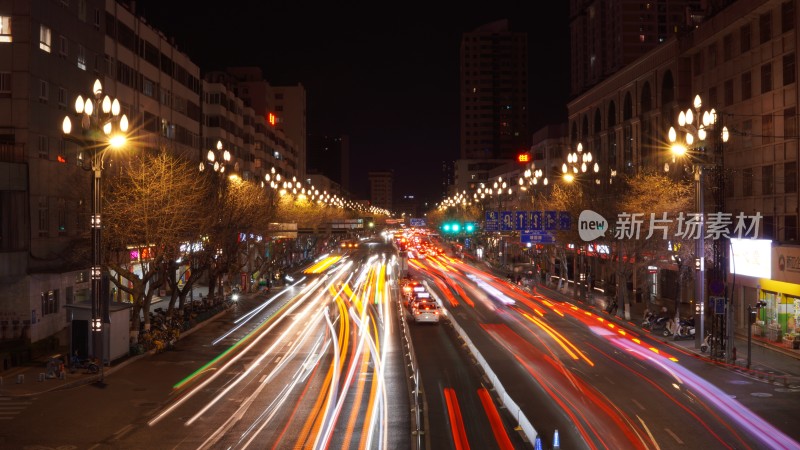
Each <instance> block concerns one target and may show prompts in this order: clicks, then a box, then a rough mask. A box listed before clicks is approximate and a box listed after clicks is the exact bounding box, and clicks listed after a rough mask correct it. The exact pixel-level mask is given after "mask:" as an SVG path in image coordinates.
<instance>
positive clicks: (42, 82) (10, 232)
mask: <svg viewBox="0 0 800 450" xmlns="http://www.w3.org/2000/svg"><path fill="white" fill-rule="evenodd" d="M96 79H99V80H100V81H101V83H102V85H103V89H104V92H106V93H108V94H109V95H111V96H112V97H115V98H117V99H118V100H119V101H120V103H121V107H122V112H123V113H125V114H126V115H127V116H128V117H129V118H130V120H131V130H132V131H131V132H130V133H129V138H130V140H132V141H133V142H135V147H134V148H133V151H145V150H147V149H167V150H169V151H171V152H173V153H175V154H177V155H181V156H183V157H186V158H188V159H190V160H193V161H202V160H204V159H205V157H206V154H207V152H208V150H209V149H213V148H216V143H217V141H222V142H223V145H224V147H225V148H226V149H229V150H231V151H232V153H234V155H235V158H234V159H235V160H234V163H238V164H239V166H240V168H241V171H242V176H243V177H247V178H252V179H258V178H259V177H263V176H264V175H265V174H266V173H267V172H268V171H270V170H271V169H272V168H273V167H274V168H276V171H277V172H279V173H281V174H282V175H283V176H285V177H286V178H290V177H293V176H298V175H300V174H301V173H303V171H304V168H303V169H301V168H300V165H301V164H302V161H304V156H303V155H302V152H303V151H304V149H302V150H301V149H299V148H298V147H297V145H296V144H295V143H294V142H293V141H292V140H291V139H290V138H287V136H286V134H285V133H284V132H283V131H282V130H280V129H278V128H276V127H275V125H274V123H270V122H269V115H268V114H266V112H267V110H266V109H264V110H259V109H256V108H254V107H253V106H252V105H250V104H248V103H247V101H248V98H250V97H248V96H245V95H242V94H241V90H239V91H238V92H237V89H239V88H240V85H238V84H237V83H235V82H233V81H235V80H233V81H230V80H228V79H222V78H220V79H215V78H214V77H213V75H212V76H210V77H209V79H207V80H204V79H203V78H202V77H201V72H200V68H199V67H198V66H197V65H196V64H195V63H193V62H192V60H191V56H190V55H186V54H185V53H183V52H181V51H180V49H179V48H177V47H176V46H175V45H174V43H173V41H172V40H171V39H169V38H168V37H167V36H165V35H164V33H163V32H162V31H160V30H157V29H154V28H153V27H151V26H150V25H148V24H147V23H146V21H144V20H142V19H141V18H140V17H138V16H137V15H136V13H135V11H132V10H131V9H129V7H128V6H126V5H124V4H123V3H119V2H117V1H115V0H76V1H69V2H66V1H60V0H31V1H25V2H14V1H3V2H0V341H9V340H18V339H20V338H22V339H23V340H25V341H27V342H36V341H40V340H42V339H44V338H47V337H50V336H58V337H59V339H69V336H65V334H66V332H67V331H68V330H69V325H70V323H71V317H70V313H69V311H71V310H73V309H74V308H71V307H70V308H67V306H70V305H72V306H74V307H77V306H79V305H80V304H87V303H88V302H89V299H90V279H89V272H90V269H89V266H90V261H89V260H90V257H89V250H90V247H89V237H90V229H89V223H90V214H91V206H90V205H91V196H90V192H91V189H90V186H91V176H90V172H87V170H86V169H87V168H88V167H87V166H86V165H85V164H84V161H85V160H86V157H87V155H84V154H83V150H82V149H81V148H80V147H79V146H78V145H76V144H75V143H73V142H71V141H70V140H68V139H66V138H65V137H64V136H63V134H62V130H61V123H62V121H63V118H64V116H65V115H67V114H71V113H72V111H73V105H74V102H75V99H76V97H77V96H78V95H82V96H83V97H84V98H86V97H87V96H90V95H91V90H92V86H93V83H94V81H95V80H96ZM257 83H261V84H265V83H266V82H264V81H263V80H262V79H260V78H259V80H256V81H254V84H257ZM266 84H267V85H268V83H266ZM247 87H248V86H245V87H244V88H245V89H246V88H247ZM274 96H275V93H274V92H266V91H265V92H264V98H267V97H269V98H271V99H274ZM301 98H302V99H304V98H305V97H304V94H302V95H301ZM292 107H295V106H292ZM296 108H297V109H298V110H302V111H304V110H305V106H304V105H300V106H296ZM303 126H304V125H303ZM298 133H302V132H300V131H298ZM113 158H114V156H113V155H109V156H107V157H106V159H105V162H106V165H105V167H106V169H105V170H104V177H105V176H108V175H113V170H114V167H115V166H114V164H113ZM105 173H108V175H106V174H105ZM262 179H263V178H262ZM133 263H135V261H132V264H133ZM104 295H107V293H106V294H104ZM124 333H125V334H127V330H124ZM62 342H63V341H62ZM0 356H2V355H0ZM112 356H113V355H112Z"/></svg>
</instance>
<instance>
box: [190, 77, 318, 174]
mask: <svg viewBox="0 0 800 450" xmlns="http://www.w3.org/2000/svg"><path fill="white" fill-rule="evenodd" d="M204 78H205V79H206V80H210V81H216V82H224V83H225V84H226V85H227V87H228V89H230V90H231V91H232V92H233V93H234V94H235V95H236V97H238V98H241V99H242V100H243V102H244V106H245V107H249V108H252V109H253V110H254V111H255V114H256V115H257V116H261V117H262V118H263V119H264V120H265V121H266V123H267V125H268V127H267V128H266V130H264V132H265V133H266V134H267V137H268V138H269V140H270V141H272V143H273V144H274V145H270V144H268V145H267V151H268V152H269V151H271V153H272V155H273V156H274V157H275V158H277V159H280V160H282V161H283V162H284V163H285V165H286V166H287V172H288V173H290V174H291V175H293V176H294V175H296V176H298V177H299V178H300V179H303V178H304V177H305V170H306V93H305V88H304V87H303V85H301V84H297V85H295V86H273V85H271V84H270V83H269V82H268V81H267V80H266V79H264V75H263V72H262V70H261V69H260V68H258V67H229V68H227V69H225V71H224V72H218V73H212V74H206V76H205V77H204ZM277 147H283V148H285V150H286V151H281V149H278V148H277Z"/></svg>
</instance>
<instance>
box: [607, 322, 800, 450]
mask: <svg viewBox="0 0 800 450" xmlns="http://www.w3.org/2000/svg"><path fill="white" fill-rule="evenodd" d="M593 331H597V332H598V334H601V333H600V332H599V330H593ZM601 335H605V336H606V338H607V339H608V340H609V341H610V342H611V343H613V344H614V345H616V346H617V347H619V348H622V349H624V350H627V351H629V352H633V353H636V354H638V355H639V356H640V357H642V358H645V359H647V360H650V361H652V362H653V363H654V364H655V365H656V366H657V367H659V368H661V369H662V370H663V371H664V372H665V373H668V374H670V375H671V376H672V377H673V378H675V379H676V380H678V382H679V383H680V384H681V385H685V386H687V387H688V388H689V390H690V391H691V392H693V393H694V394H695V395H697V396H698V397H701V398H703V399H704V400H705V401H707V402H710V403H713V404H715V405H717V406H718V409H719V410H721V411H722V413H723V414H725V415H726V416H727V417H728V418H729V419H731V420H732V421H733V422H735V424H736V426H732V425H729V424H728V421H727V420H723V419H722V418H721V417H718V416H717V414H716V413H715V412H714V411H712V410H711V409H710V408H709V407H707V406H705V404H703V407H704V408H705V409H706V410H707V411H708V412H709V413H710V414H712V415H714V416H715V417H716V418H717V420H718V421H719V423H721V424H723V425H725V426H726V428H727V429H728V430H729V431H730V432H731V433H733V434H734V436H736V437H737V438H738V439H739V440H740V442H741V443H742V444H743V445H745V446H746V444H745V443H744V442H743V441H742V438H741V437H740V436H739V432H740V431H741V430H742V429H743V430H746V431H747V433H748V435H750V436H752V437H753V438H755V439H756V440H758V441H759V442H761V443H762V444H764V445H765V446H766V448H770V449H786V450H789V449H798V448H800V443H798V442H797V441H795V440H794V439H792V438H791V437H789V436H787V435H786V434H784V433H783V432H782V431H780V430H779V429H777V428H776V427H775V426H773V425H772V424H770V423H769V422H767V421H765V420H764V419H762V418H761V417H759V416H758V415H757V414H755V413H754V412H753V411H751V410H750V409H748V408H747V407H745V406H744V405H742V404H741V403H739V402H738V401H737V400H736V399H734V398H731V396H730V395H728V394H726V393H725V392H723V391H722V390H721V389H720V388H718V387H717V386H715V385H714V384H712V383H710V382H708V381H707V380H705V379H703V378H702V377H700V376H698V375H697V374H695V373H694V372H692V371H691V370H688V369H686V368H684V367H683V366H681V365H680V364H677V363H675V362H674V361H671V360H669V359H666V358H656V357H655V356H654V355H653V354H652V353H647V352H645V351H644V350H643V349H642V348H641V347H639V346H632V345H630V344H628V341H627V340H625V339H620V338H617V337H612V335H607V334H604V333H603V334H601ZM688 412H689V413H690V414H692V415H693V416H695V417H696V418H697V419H698V420H700V419H699V417H697V416H696V415H695V414H694V413H693V412H691V411H688ZM701 423H702V422H701ZM715 436H716V435H715ZM717 439H718V440H720V442H721V443H725V441H724V440H722V439H721V438H720V437H717Z"/></svg>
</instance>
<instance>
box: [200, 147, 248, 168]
mask: <svg viewBox="0 0 800 450" xmlns="http://www.w3.org/2000/svg"><path fill="white" fill-rule="evenodd" d="M217 153H219V156H217ZM230 163H231V152H230V151H228V149H223V148H222V141H217V150H216V151H214V150H213V149H212V150H209V151H208V154H206V161H204V162H201V163H200V167H199V169H200V172H204V171H205V170H206V164H208V165H209V166H211V168H213V169H214V172H217V173H219V174H220V175H223V174H224V173H225V168H226V167H227V166H228V165H230ZM238 165H239V163H236V166H237V167H235V168H234V170H236V169H237V168H238Z"/></svg>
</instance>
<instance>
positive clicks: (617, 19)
mask: <svg viewBox="0 0 800 450" xmlns="http://www.w3.org/2000/svg"><path fill="white" fill-rule="evenodd" d="M701 3H708V2H703V1H701V0H661V1H653V2H642V1H640V0H571V1H570V24H569V29H570V41H571V49H572V57H571V58H570V59H571V67H572V94H573V95H578V94H580V93H581V92H584V91H585V90H586V89H588V88H590V87H591V86H593V85H595V84H597V83H598V82H600V81H602V80H604V79H606V78H608V77H609V76H610V75H612V74H613V73H615V72H617V71H618V70H620V69H621V68H623V67H625V66H626V65H628V64H630V63H632V62H633V61H635V60H636V59H638V58H639V57H640V56H642V55H644V54H645V53H647V52H648V51H650V50H651V49H653V48H654V47H656V46H657V45H659V44H661V43H663V42H664V41H666V40H667V39H668V38H669V37H670V36H672V35H675V34H677V33H679V32H681V31H683V30H685V29H687V28H688V27H691V26H693V24H694V23H695V15H694V12H696V11H698V10H699V9H700V6H701ZM712 3H713V2H712Z"/></svg>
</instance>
